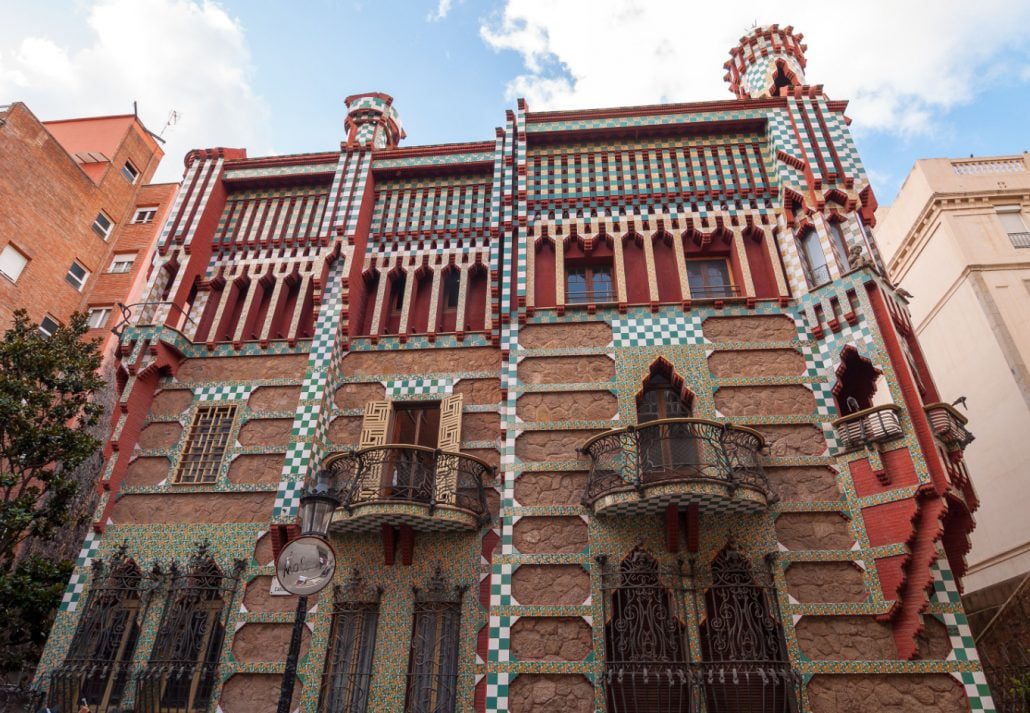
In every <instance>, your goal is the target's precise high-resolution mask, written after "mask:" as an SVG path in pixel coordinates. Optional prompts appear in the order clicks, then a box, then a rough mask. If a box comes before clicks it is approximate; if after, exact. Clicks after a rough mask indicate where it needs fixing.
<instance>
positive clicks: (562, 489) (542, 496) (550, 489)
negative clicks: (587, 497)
mask: <svg viewBox="0 0 1030 713" xmlns="http://www.w3.org/2000/svg"><path fill="white" fill-rule="evenodd" d="M586 487H587V474H586V473H585V472H580V471H570V472H567V473H562V472H557V473H553V472H546V473H543V472H541V473H535V472H528V473H523V474H522V475H520V476H519V477H518V478H517V479H516V480H515V499H516V500H517V501H518V502H519V504H520V505H526V506H534V505H579V504H580V501H581V500H582V499H583V491H584V490H586Z"/></svg>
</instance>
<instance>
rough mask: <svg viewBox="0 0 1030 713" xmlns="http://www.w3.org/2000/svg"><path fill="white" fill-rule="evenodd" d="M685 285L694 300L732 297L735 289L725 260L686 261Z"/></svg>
mask: <svg viewBox="0 0 1030 713" xmlns="http://www.w3.org/2000/svg"><path fill="white" fill-rule="evenodd" d="M687 285H688V286H689V287H690V296H691V297H693V298H696V299H710V298H716V297H732V296H733V294H734V292H735V289H734V287H733V285H732V283H731V281H730V269H729V265H728V264H727V262H726V260H725V259H723V258H719V259H717V260H687Z"/></svg>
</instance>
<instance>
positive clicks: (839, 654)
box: [795, 616, 898, 661]
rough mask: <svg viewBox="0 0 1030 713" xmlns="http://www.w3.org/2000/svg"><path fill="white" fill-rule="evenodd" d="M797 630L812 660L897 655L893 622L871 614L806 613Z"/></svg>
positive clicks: (873, 659) (888, 657)
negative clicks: (821, 614)
mask: <svg viewBox="0 0 1030 713" xmlns="http://www.w3.org/2000/svg"><path fill="white" fill-rule="evenodd" d="M795 631H796V632H797V637H798V646H799V647H800V648H801V652H802V653H803V654H805V656H807V657H808V658H810V659H812V660H813V661H882V660H889V659H896V658H898V650H897V647H896V646H895V645H894V633H893V631H892V630H891V625H890V624H889V623H887V622H882V621H877V620H876V619H875V618H874V617H871V616H805V617H802V618H801V621H799V622H798V623H797V626H796V627H795Z"/></svg>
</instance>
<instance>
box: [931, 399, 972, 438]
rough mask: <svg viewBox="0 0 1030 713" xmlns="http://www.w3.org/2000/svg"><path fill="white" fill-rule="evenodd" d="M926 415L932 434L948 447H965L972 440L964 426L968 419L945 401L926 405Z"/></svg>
mask: <svg viewBox="0 0 1030 713" xmlns="http://www.w3.org/2000/svg"><path fill="white" fill-rule="evenodd" d="M925 408H926V417H927V418H928V419H930V428H932V429H933V435H935V436H937V439H938V440H939V441H940V442H941V443H943V444H944V445H946V446H948V447H949V448H960V449H961V448H965V447H966V446H968V445H969V444H970V443H972V442H973V438H974V436H973V434H972V433H970V432H969V430H968V429H967V428H966V424H967V423H969V419H967V418H966V417H965V416H963V415H962V414H960V413H959V412H958V411H957V410H956V409H955V407H954V406H952V405H951V404H945V403H935V404H927V405H926V407H925Z"/></svg>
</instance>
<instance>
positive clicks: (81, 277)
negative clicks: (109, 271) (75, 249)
mask: <svg viewBox="0 0 1030 713" xmlns="http://www.w3.org/2000/svg"><path fill="white" fill-rule="evenodd" d="M88 279H89V270H87V269H86V268H85V267H83V266H82V263H81V262H79V261H78V260H75V261H74V262H72V264H71V265H70V266H69V267H68V274H67V275H65V276H64V281H65V282H67V283H68V284H69V285H71V286H72V287H74V288H75V289H76V290H78V291H79V292H82V289H83V288H84V287H85V286H86V280H88Z"/></svg>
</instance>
